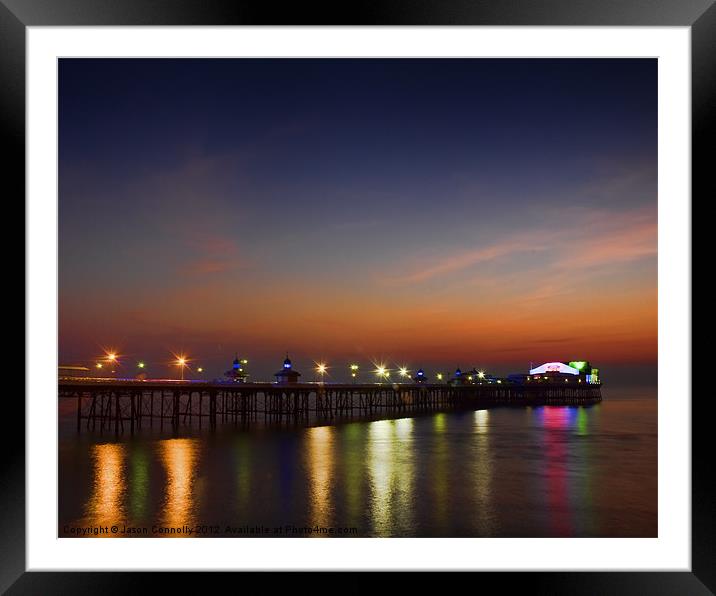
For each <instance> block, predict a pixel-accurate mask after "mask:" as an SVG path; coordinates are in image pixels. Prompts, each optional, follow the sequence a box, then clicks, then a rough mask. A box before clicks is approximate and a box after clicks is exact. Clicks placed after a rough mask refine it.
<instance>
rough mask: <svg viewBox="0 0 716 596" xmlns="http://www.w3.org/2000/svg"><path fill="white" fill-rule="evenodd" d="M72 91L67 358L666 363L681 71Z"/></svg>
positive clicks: (205, 82)
mask: <svg viewBox="0 0 716 596" xmlns="http://www.w3.org/2000/svg"><path fill="white" fill-rule="evenodd" d="M59 83H60V87H59V89H60V91H59V118H60V130H59V132H60V136H59V147H60V186H59V188H60V196H59V201H60V274H61V279H60V288H61V297H60V309H61V313H60V314H61V337H60V348H61V356H62V355H63V354H64V355H65V357H66V358H69V359H74V360H82V359H86V358H92V357H93V356H94V352H96V350H97V346H98V345H108V344H116V345H117V346H119V347H121V348H122V349H125V350H130V349H131V350H136V351H142V350H145V351H149V352H152V353H156V357H157V358H159V353H161V352H162V351H166V350H167V349H168V348H169V347H174V348H178V347H179V345H178V344H182V345H183V347H185V348H186V349H189V350H191V351H193V352H196V353H200V352H204V353H208V352H211V353H212V354H214V353H216V354H215V355H213V356H212V357H216V358H217V359H221V358H224V359H225V356H226V354H225V353H229V352H230V353H233V352H234V350H239V351H242V352H246V351H248V352H252V351H254V352H256V353H258V354H259V355H261V356H262V357H263V356H264V355H265V356H266V357H268V355H269V354H273V353H274V352H276V351H279V352H281V351H283V350H285V349H286V348H289V349H292V350H293V351H294V352H297V353H303V354H304V356H305V357H306V358H307V359H310V358H314V359H315V358H319V357H321V358H323V357H326V358H330V359H340V358H349V357H350V358H355V357H358V356H364V357H369V356H371V357H372V356H376V357H377V356H379V355H381V354H384V355H385V356H386V357H388V358H394V359H399V358H404V359H406V360H407V359H414V358H415V357H416V356H417V354H418V352H420V351H421V350H422V351H423V352H425V351H429V352H430V354H431V356H429V357H428V356H426V357H425V359H428V358H431V359H432V360H433V361H435V362H440V361H441V360H442V359H445V360H448V361H449V362H450V364H451V365H452V363H453V362H454V361H455V360H458V359H461V358H465V359H466V358H473V357H474V358H475V359H484V360H488V361H491V360H494V361H496V362H505V361H510V362H512V361H520V362H521V361H522V360H526V359H528V357H530V358H529V359H533V360H539V358H540V357H542V356H544V357H547V355H548V354H551V353H554V355H555V356H556V355H558V354H557V352H560V350H561V352H560V353H559V355H560V356H561V355H562V352H565V351H567V352H570V353H569V354H566V356H567V357H570V356H571V355H572V354H571V351H573V350H576V351H578V352H579V353H578V354H575V357H580V358H581V357H583V351H585V350H588V351H590V353H593V354H596V355H597V357H600V356H601V357H606V356H608V355H609V354H610V353H616V354H618V355H619V357H622V356H626V355H627V354H629V355H630V357H631V358H632V359H635V360H637V361H640V362H650V361H652V360H653V359H654V358H655V355H656V344H655V342H656V318H655V312H656V311H655V308H656V306H655V305H656V252H655V247H656V230H655V225H656V166H657V160H656V155H657V126H656V122H657V62H656V60H647V59H644V60H634V59H610V60H595V59H588V60H584V59H574V60H569V59H558V60H542V59H526V60H514V59H509V60H507V59H505V60H499V59H464V60H454V59H430V60H423V59H404V60H392V59H391V60H384V59H379V60H347V59H334V60H330V59H329V60H326V59H321V60H303V59H270V60H267V59H250V60H248V59H242V60H236V59H225V60H199V59H181V60H175V59H171V60H155V59H151V60H147V59H141V60H117V59H111V60H108V59H96V60H91V59H61V60H60V65H59ZM337 280H340V282H339V283H337ZM257 288H260V290H259V291H257ZM523 298H524V300H523ZM572 309H577V310H581V311H582V312H583V315H582V316H580V317H578V319H577V320H573V319H569V320H568V321H565V322H563V324H562V325H561V326H560V325H558V326H555V325H554V324H553V322H554V321H555V320H559V318H560V316H562V314H563V313H564V312H565V311H566V310H572ZM468 313H473V314H474V316H475V317H476V320H475V322H474V323H471V326H470V327H469V328H468V329H464V328H462V327H461V321H463V320H465V317H466V316H467V315H468ZM545 317H547V319H548V320H549V321H551V323H550V324H549V325H544V324H543V321H544V320H545ZM495 320H500V321H501V322H502V325H501V326H496V325H494V324H492V321H495ZM426 326H428V327H429V328H430V329H437V330H439V331H435V332H434V333H433V335H426V332H425V329H426ZM625 326H626V327H625ZM617 337H618V338H619V339H615V338H617ZM540 342H547V343H546V344H545V343H540ZM550 342H551V343H550ZM546 345H549V346H556V347H552V348H550V349H551V350H552V351H550V349H546V348H545V346H546ZM130 346H131V348H130ZM511 346H512V347H511ZM517 348H520V350H519V351H518V352H517V353H510V350H511V349H517ZM615 348H616V352H615V351H614V350H615ZM93 350H94V351H93ZM500 350H503V351H502V352H500ZM610 350H611V351H610ZM396 352H401V353H396ZM219 353H221V356H219ZM531 356H533V357H531ZM587 357H588V355H587ZM207 358H208V356H207ZM592 359H594V358H593V357H592ZM471 363H472V362H466V363H465V364H466V365H467V364H471ZM217 366H218V365H217Z"/></svg>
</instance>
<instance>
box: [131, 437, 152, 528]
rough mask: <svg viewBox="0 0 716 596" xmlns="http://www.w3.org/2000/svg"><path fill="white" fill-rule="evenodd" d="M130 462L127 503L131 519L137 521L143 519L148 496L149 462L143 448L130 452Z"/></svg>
mask: <svg viewBox="0 0 716 596" xmlns="http://www.w3.org/2000/svg"><path fill="white" fill-rule="evenodd" d="M130 462H131V463H130V466H131V469H132V472H131V478H130V480H131V487H130V499H129V503H130V511H131V512H132V518H133V519H134V520H135V521H137V520H141V519H143V518H144V516H145V514H146V508H147V497H148V496H149V460H148V459H147V454H146V452H145V451H144V448H143V447H138V448H137V449H134V450H133V451H132V452H131V456H130Z"/></svg>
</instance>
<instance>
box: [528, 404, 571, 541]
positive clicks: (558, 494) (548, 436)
mask: <svg viewBox="0 0 716 596" xmlns="http://www.w3.org/2000/svg"><path fill="white" fill-rule="evenodd" d="M537 412H538V417H539V418H540V419H541V422H542V426H543V428H544V430H545V431H546V432H545V434H544V452H545V458H546V462H545V463H546V469H545V477H546V479H547V493H548V507H549V515H550V520H551V522H552V528H551V532H552V533H553V534H554V535H556V536H571V535H573V533H574V528H573V519H572V518H573V511H572V505H571V503H570V498H569V496H570V492H571V489H572V487H570V486H569V483H570V481H571V475H570V474H569V471H568V464H569V462H568V459H569V453H568V450H567V437H566V436H565V434H564V433H563V432H560V431H568V430H569V429H570V427H572V426H573V425H574V422H575V419H576V408H571V407H567V406H564V407H557V406H546V407H544V408H538V410H537Z"/></svg>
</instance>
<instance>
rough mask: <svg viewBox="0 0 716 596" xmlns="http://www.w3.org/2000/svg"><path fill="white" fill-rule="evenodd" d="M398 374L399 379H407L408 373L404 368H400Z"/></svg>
mask: <svg viewBox="0 0 716 596" xmlns="http://www.w3.org/2000/svg"><path fill="white" fill-rule="evenodd" d="M399 372H400V376H401V377H407V376H408V372H409V371H408V369H407V368H406V367H405V366H401V367H400V369H399Z"/></svg>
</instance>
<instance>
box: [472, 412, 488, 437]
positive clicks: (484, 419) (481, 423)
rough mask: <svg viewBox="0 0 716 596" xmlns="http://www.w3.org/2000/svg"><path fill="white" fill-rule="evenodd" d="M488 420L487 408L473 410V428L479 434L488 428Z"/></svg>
mask: <svg viewBox="0 0 716 596" xmlns="http://www.w3.org/2000/svg"><path fill="white" fill-rule="evenodd" d="M489 420H490V412H489V410H477V411H476V412H475V430H476V431H477V432H478V433H480V434H482V433H486V432H487V429H488V423H489Z"/></svg>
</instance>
